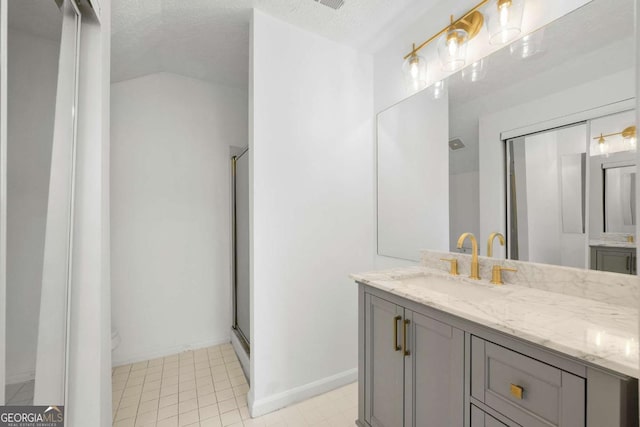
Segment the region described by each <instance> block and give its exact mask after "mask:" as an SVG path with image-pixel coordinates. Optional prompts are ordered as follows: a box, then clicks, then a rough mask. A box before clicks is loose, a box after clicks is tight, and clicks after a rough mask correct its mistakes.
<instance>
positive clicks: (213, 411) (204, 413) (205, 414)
mask: <svg viewBox="0 0 640 427" xmlns="http://www.w3.org/2000/svg"><path fill="white" fill-rule="evenodd" d="M198 410H199V411H200V419H201V420H206V419H208V418H213V417H217V416H219V415H220V412H219V411H218V405H216V404H213V405H209V406H200V407H199V408H198Z"/></svg>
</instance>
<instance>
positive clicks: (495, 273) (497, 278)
mask: <svg viewBox="0 0 640 427" xmlns="http://www.w3.org/2000/svg"><path fill="white" fill-rule="evenodd" d="M503 271H511V272H514V273H515V272H516V271H518V270H516V269H515V268H507V267H501V266H499V265H494V266H493V268H492V269H491V283H493V284H494V285H502V284H504V282H503V281H502V272H503Z"/></svg>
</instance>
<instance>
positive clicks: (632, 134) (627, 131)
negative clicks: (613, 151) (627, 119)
mask: <svg viewBox="0 0 640 427" xmlns="http://www.w3.org/2000/svg"><path fill="white" fill-rule="evenodd" d="M617 135H621V136H622V139H624V141H625V142H626V143H627V144H629V145H630V146H631V148H633V149H635V148H636V146H637V144H638V132H637V128H636V127H635V126H628V127H626V128H624V129H623V130H622V131H621V132H616V133H609V134H607V135H603V134H602V133H601V134H600V136H596V137H594V138H593V139H597V140H598V147H599V148H600V153H605V152H606V150H607V149H606V147H605V142H606V140H607V138H609V137H611V136H617Z"/></svg>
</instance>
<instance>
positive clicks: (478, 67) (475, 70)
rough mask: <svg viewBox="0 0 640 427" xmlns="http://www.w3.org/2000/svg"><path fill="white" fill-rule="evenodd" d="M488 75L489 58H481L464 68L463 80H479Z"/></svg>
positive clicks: (471, 81) (470, 81)
mask: <svg viewBox="0 0 640 427" xmlns="http://www.w3.org/2000/svg"><path fill="white" fill-rule="evenodd" d="M486 76H487V59H484V58H483V59H480V60H478V61H476V62H474V63H473V64H471V65H469V66H468V67H465V68H464V69H463V70H462V80H464V81H465V82H469V83H475V82H479V81H480V80H482V79H484V78H485V77H486Z"/></svg>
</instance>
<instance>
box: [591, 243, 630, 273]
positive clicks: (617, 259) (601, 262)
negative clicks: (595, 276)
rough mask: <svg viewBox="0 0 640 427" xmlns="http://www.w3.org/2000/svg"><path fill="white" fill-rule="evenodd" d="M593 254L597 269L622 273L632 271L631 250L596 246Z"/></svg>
mask: <svg viewBox="0 0 640 427" xmlns="http://www.w3.org/2000/svg"><path fill="white" fill-rule="evenodd" d="M595 256H596V269H597V270H601V271H611V272H613V273H623V274H631V272H632V264H633V251H630V250H624V249H620V250H611V249H602V248H597V249H596V250H595Z"/></svg>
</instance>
